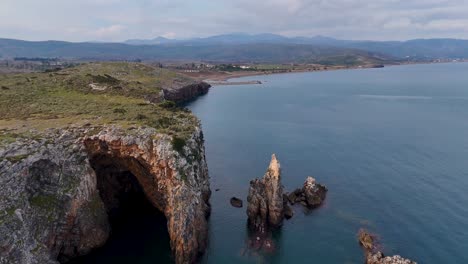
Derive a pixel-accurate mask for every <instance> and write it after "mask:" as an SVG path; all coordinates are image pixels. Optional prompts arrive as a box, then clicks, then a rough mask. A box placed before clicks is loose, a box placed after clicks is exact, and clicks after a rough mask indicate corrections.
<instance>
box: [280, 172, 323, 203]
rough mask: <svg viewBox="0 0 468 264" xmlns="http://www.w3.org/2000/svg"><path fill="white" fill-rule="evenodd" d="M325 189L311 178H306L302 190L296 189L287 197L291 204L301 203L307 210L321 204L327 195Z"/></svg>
mask: <svg viewBox="0 0 468 264" xmlns="http://www.w3.org/2000/svg"><path fill="white" fill-rule="evenodd" d="M327 191H328V190H327V188H326V187H325V186H324V185H322V184H319V183H316V181H315V179H314V178H312V177H307V179H306V181H305V182H304V186H303V187H302V189H296V190H295V191H294V192H292V193H291V194H289V195H288V196H287V198H288V200H289V202H290V203H291V204H295V203H301V204H302V205H304V206H306V207H308V208H311V209H312V208H316V207H318V206H320V205H321V204H322V203H323V200H325V196H326V194H327Z"/></svg>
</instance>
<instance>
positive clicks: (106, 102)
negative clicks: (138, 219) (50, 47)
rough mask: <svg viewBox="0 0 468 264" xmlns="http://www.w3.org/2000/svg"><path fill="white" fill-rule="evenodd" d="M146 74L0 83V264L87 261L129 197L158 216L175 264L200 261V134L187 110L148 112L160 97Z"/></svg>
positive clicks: (130, 70) (83, 70) (71, 72)
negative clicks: (137, 197)
mask: <svg viewBox="0 0 468 264" xmlns="http://www.w3.org/2000/svg"><path fill="white" fill-rule="evenodd" d="M152 71H153V70H152V69H150V68H147V66H144V65H140V64H123V63H106V64H97V65H96V64H89V65H83V66H80V67H78V68H74V69H67V70H64V71H60V72H57V73H53V74H52V73H51V74H49V73H34V74H22V75H11V76H5V78H2V80H1V81H0V82H1V83H0V84H1V85H2V87H4V89H2V94H1V96H0V103H1V104H2V106H0V111H1V113H2V119H1V120H0V131H1V136H0V185H1V186H2V189H1V190H0V263H58V262H66V261H68V260H70V259H73V258H74V257H77V256H81V255H85V254H88V253H89V252H90V251H91V250H93V249H95V248H98V247H100V246H102V245H104V244H105V243H106V241H107V240H108V238H109V234H110V232H111V225H110V218H111V216H110V215H111V212H112V211H113V210H115V209H118V208H119V205H120V202H121V198H122V197H123V196H125V194H126V193H130V192H141V193H143V194H144V196H145V197H146V198H147V199H148V201H149V202H150V203H151V204H152V205H153V206H154V208H155V210H159V211H161V212H162V213H163V214H164V215H165V217H166V220H167V228H168V231H169V237H170V245H171V248H172V251H173V255H174V259H175V261H176V263H194V262H196V261H197V260H198V258H199V256H200V255H201V254H202V253H203V252H204V250H205V249H206V246H207V244H206V243H207V242H206V241H207V234H208V224H207V217H208V215H209V213H210V205H209V197H210V194H211V191H210V186H209V177H208V169H207V165H206V160H205V150H204V141H203V133H202V131H201V129H200V125H199V122H198V120H197V119H196V118H195V117H194V116H193V115H192V114H191V113H190V112H188V111H187V110H184V109H181V108H173V107H171V108H170V109H167V107H165V106H158V105H157V104H151V103H148V101H147V100H146V99H145V97H146V96H147V95H152V94H159V93H160V91H161V89H159V88H157V87H154V88H152V87H151V86H144V83H145V82H148V84H149V83H153V82H152V81H158V80H157V79H155V80H152V79H151V78H153V77H154V76H156V75H152ZM158 76H160V75H158ZM148 80H152V81H151V82H149V81H148ZM91 84H92V85H91ZM140 86H141V89H140V88H138V87H140Z"/></svg>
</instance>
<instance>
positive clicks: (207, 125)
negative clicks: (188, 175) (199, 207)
mask: <svg viewBox="0 0 468 264" xmlns="http://www.w3.org/2000/svg"><path fill="white" fill-rule="evenodd" d="M247 80H260V81H261V82H262V83H263V84H261V85H240V86H216V87H213V88H211V90H210V92H209V93H208V94H207V95H205V96H202V97H200V98H199V99H197V100H196V101H194V102H192V103H190V104H189V105H188V107H189V108H190V109H191V110H192V111H193V112H194V113H195V114H196V115H197V116H198V117H199V118H200V120H201V123H202V127H203V131H204V136H205V146H206V158H207V161H208V167H209V172H210V177H211V188H212V190H213V194H212V197H211V204H212V214H211V218H210V222H209V225H210V231H209V232H210V234H209V248H208V251H207V252H206V254H205V256H204V258H203V260H202V262H203V263H210V264H218V263H223V264H230V263H233V264H242V263H320V264H327V263H345V264H351V263H356V264H360V263H364V254H363V252H362V250H361V248H360V246H359V245H358V242H357V238H356V235H357V232H358V231H359V229H361V228H365V229H368V230H369V231H371V232H373V233H375V234H377V235H378V237H379V240H380V243H381V246H382V249H383V251H384V252H385V253H386V254H388V255H393V254H399V255H402V256H404V257H407V258H410V259H413V260H415V261H417V262H418V263H423V264H425V263H427V264H440V263H454V264H459V263H460V264H463V263H468V64H467V63H454V64H432V65H409V66H394V67H386V68H383V69H362V70H341V71H328V72H311V73H291V74H278V75H269V76H255V77H244V78H239V79H236V80H232V81H247ZM272 153H275V154H276V155H277V157H278V159H279V161H280V163H281V166H282V172H283V174H282V183H283V185H284V186H285V189H286V190H287V191H292V190H294V189H295V188H297V187H301V186H302V184H303V182H304V180H305V179H306V177H307V176H313V177H315V178H316V179H317V181H318V182H320V183H322V184H324V185H326V186H327V187H328V189H329V191H328V194H327V198H326V201H325V203H324V205H323V206H322V207H320V208H318V209H315V210H313V211H307V210H304V208H302V207H301V206H295V207H293V208H294V211H295V215H294V217H293V218H292V219H291V220H289V221H285V222H284V225H283V226H282V228H281V229H280V230H278V231H277V232H275V233H274V234H273V240H274V245H275V250H274V251H273V252H269V253H265V252H256V251H254V250H248V246H247V240H248V232H247V223H246V222H247V215H246V207H245V206H244V208H241V209H238V208H234V207H232V206H231V205H230V203H229V199H230V198H231V197H233V196H236V197H239V198H242V199H243V200H244V205H246V202H247V201H246V197H247V193H248V188H249V181H250V180H252V179H254V178H259V177H262V176H263V174H264V173H265V170H266V168H267V166H268V164H269V161H270V158H271V154H272ZM216 189H219V191H215V190H216ZM150 212H151V210H150ZM135 215H136V216H137V217H134V216H135ZM117 227H118V228H116V229H115V230H114V232H113V235H112V237H111V240H110V241H109V243H108V244H107V245H106V246H105V247H104V248H102V249H100V250H98V251H96V252H95V253H93V254H91V255H90V256H88V257H86V258H84V259H82V260H81V261H78V262H76V263H110V262H112V263H133V264H140V263H141V264H143V263H170V262H171V261H172V260H171V257H170V249H169V241H168V234H167V229H166V230H165V228H164V217H162V218H161V216H160V215H158V214H154V213H146V214H145V213H143V214H133V213H132V214H131V216H130V217H128V218H125V219H123V220H122V221H121V222H119V225H118V226H117Z"/></svg>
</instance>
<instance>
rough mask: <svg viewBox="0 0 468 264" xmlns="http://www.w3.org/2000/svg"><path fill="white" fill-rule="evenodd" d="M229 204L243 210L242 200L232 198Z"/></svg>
mask: <svg viewBox="0 0 468 264" xmlns="http://www.w3.org/2000/svg"><path fill="white" fill-rule="evenodd" d="M229 202H230V203H231V205H232V206H233V207H237V208H242V206H243V202H242V200H241V199H239V198H236V197H232V198H231V200H230V201H229Z"/></svg>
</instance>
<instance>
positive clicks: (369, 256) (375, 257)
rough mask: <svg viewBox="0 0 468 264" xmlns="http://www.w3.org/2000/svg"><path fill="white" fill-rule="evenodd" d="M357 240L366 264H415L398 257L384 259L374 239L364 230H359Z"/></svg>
mask: <svg viewBox="0 0 468 264" xmlns="http://www.w3.org/2000/svg"><path fill="white" fill-rule="evenodd" d="M358 239H359V244H360V245H361V246H362V247H363V249H364V251H365V254H366V264H416V262H414V261H412V260H409V259H405V258H403V257H401V256H398V255H395V256H391V257H390V256H387V257H386V256H385V255H384V254H383V253H382V252H381V251H379V250H378V245H377V243H376V237H375V236H374V235H372V234H370V233H369V232H367V231H366V230H363V229H361V230H359V233H358Z"/></svg>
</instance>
